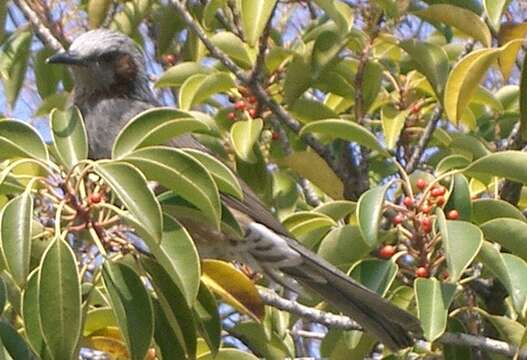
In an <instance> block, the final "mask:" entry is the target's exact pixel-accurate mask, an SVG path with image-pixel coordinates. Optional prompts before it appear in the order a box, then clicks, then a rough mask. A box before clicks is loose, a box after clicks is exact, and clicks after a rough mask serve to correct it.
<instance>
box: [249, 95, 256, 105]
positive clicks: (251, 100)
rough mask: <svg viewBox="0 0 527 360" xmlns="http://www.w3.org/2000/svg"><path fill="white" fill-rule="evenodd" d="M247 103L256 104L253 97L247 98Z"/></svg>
mask: <svg viewBox="0 0 527 360" xmlns="http://www.w3.org/2000/svg"><path fill="white" fill-rule="evenodd" d="M247 101H248V102H249V104H256V103H257V102H258V100H257V99H256V97H255V96H249V97H248V98H247Z"/></svg>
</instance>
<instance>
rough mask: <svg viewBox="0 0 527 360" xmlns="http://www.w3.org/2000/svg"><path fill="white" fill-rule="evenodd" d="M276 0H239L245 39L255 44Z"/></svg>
mask: <svg viewBox="0 0 527 360" xmlns="http://www.w3.org/2000/svg"><path fill="white" fill-rule="evenodd" d="M275 4H276V0H241V1H240V5H241V8H240V14H241V17H242V29H243V36H244V38H245V41H247V43H248V44H249V45H250V46H253V47H254V46H255V45H256V43H257V42H258V39H259V38H260V36H261V34H262V32H263V30H264V28H265V25H266V24H267V22H268V21H269V17H270V16H271V14H272V12H273V9H274V7H275Z"/></svg>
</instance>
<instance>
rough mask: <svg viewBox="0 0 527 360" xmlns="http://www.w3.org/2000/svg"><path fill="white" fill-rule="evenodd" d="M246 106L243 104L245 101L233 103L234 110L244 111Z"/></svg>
mask: <svg viewBox="0 0 527 360" xmlns="http://www.w3.org/2000/svg"><path fill="white" fill-rule="evenodd" d="M246 106H247V104H246V103H245V101H243V100H238V101H236V102H235V103H234V108H235V109H236V110H240V111H241V110H245V107H246Z"/></svg>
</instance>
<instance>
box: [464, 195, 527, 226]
mask: <svg viewBox="0 0 527 360" xmlns="http://www.w3.org/2000/svg"><path fill="white" fill-rule="evenodd" d="M472 204H473V205H472V219H471V220H472V222H474V223H476V224H482V223H484V222H487V221H489V220H492V219H496V218H511V219H516V220H520V221H524V222H525V221H527V219H526V218H525V216H524V215H523V214H522V212H521V211H520V210H518V209H517V208H516V207H514V206H513V205H511V204H509V203H508V202H506V201H503V200H496V199H478V200H476V201H474V202H473V203H472Z"/></svg>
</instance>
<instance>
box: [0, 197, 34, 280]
mask: <svg viewBox="0 0 527 360" xmlns="http://www.w3.org/2000/svg"><path fill="white" fill-rule="evenodd" d="M32 224H33V197H32V196H31V195H30V194H29V192H24V193H22V194H21V195H19V196H17V197H15V198H13V199H12V200H11V201H9V202H8V203H7V204H6V205H5V206H4V208H3V210H2V212H1V213H0V244H1V246H2V255H3V258H4V260H3V262H4V263H5V265H6V267H7V270H8V271H9V273H10V274H11V276H12V277H13V279H14V280H15V282H16V283H17V284H18V285H19V286H23V284H24V283H25V281H26V277H27V275H28V274H29V261H30V258H31V227H32Z"/></svg>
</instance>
